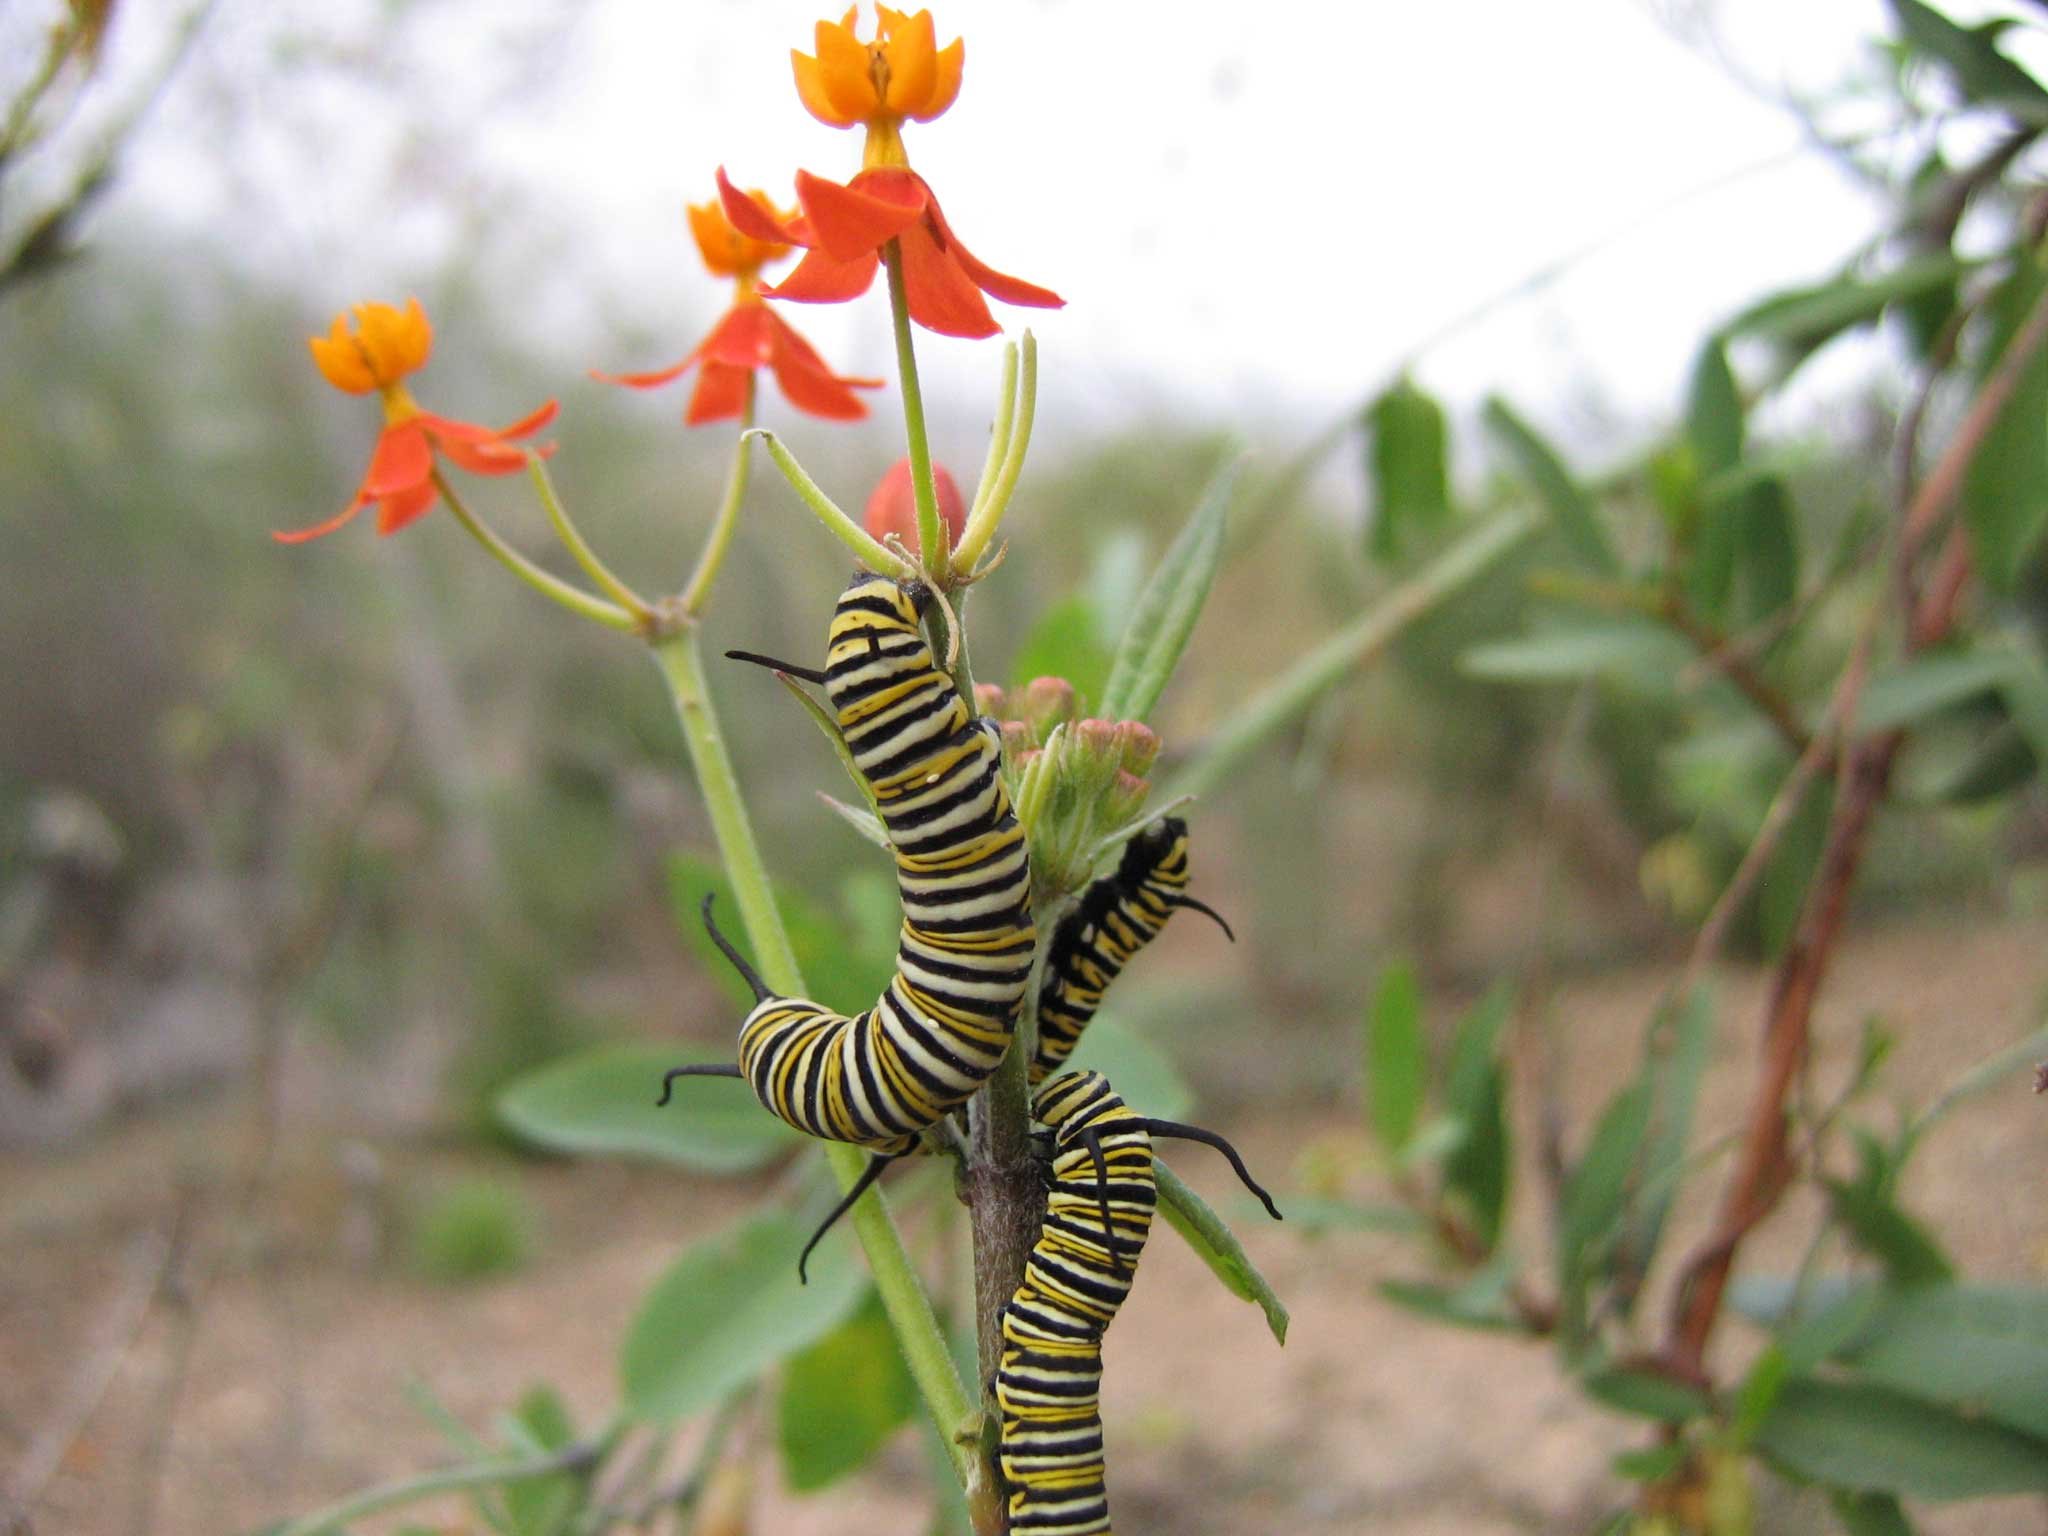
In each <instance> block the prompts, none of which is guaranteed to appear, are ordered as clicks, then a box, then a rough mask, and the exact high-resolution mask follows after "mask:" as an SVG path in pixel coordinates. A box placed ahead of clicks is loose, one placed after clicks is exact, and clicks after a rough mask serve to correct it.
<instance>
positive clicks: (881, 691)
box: [660, 572, 1037, 1255]
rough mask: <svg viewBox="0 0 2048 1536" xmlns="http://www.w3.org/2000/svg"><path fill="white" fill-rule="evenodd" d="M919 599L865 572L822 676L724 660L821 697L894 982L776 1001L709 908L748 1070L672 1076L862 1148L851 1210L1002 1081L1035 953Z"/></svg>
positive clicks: (1014, 846)
mask: <svg viewBox="0 0 2048 1536" xmlns="http://www.w3.org/2000/svg"><path fill="white" fill-rule="evenodd" d="M925 601H928V599H927V598H926V597H925V589H924V588H923V587H921V586H918V585H916V584H914V583H913V584H911V585H909V586H907V587H906V586H903V585H899V584H898V583H897V582H895V581H892V580H890V579H889V578H888V577H885V576H877V575H873V574H870V573H867V572H856V573H855V575H854V577H853V579H852V581H850V582H849V583H848V584H847V587H846V590H845V591H844V592H843V593H841V594H840V598H839V602H838V605H837V606H836V607H835V608H834V609H833V613H832V623H831V627H830V629H829V631H828V634H827V641H826V657H825V667H824V670H823V671H817V670H813V669H810V668H804V667H796V666H791V665H789V664H788V663H786V662H780V661H775V660H773V659H772V658H769V657H764V656H757V655H754V654H752V653H751V652H745V651H732V652H728V653H727V654H728V655H731V656H733V657H735V658H737V659H739V660H742V661H753V662H757V663H760V664H762V665H766V666H770V667H773V668H775V669H776V670H778V671H782V672H786V673H789V674H790V675H791V676H794V677H800V678H803V679H805V680H807V681H809V682H812V683H815V684H818V685H820V686H822V687H823V688H824V689H825V693H826V697H827V699H828V700H829V701H830V703H831V706H832V709H833V712H834V714H835V716H836V718H837V721H838V726H839V731H840V734H841V735H842V736H843V737H844V738H845V741H846V746H847V749H848V751H849V752H850V753H851V754H852V757H853V761H854V765H855V767H856V768H857V769H858V770H859V772H860V774H861V777H862V778H863V780H865V782H866V784H867V787H868V790H869V791H870V793H871V794H872V795H873V797H874V800H875V804H876V807H877V809H878V810H879V811H880V813H881V819H882V824H883V826H884V827H885V828H886V829H887V831H888V834H889V842H890V846H891V848H892V849H893V851H894V854H895V859H896V883H897V890H898V893H899V895H900V897H901V899H902V903H903V926H902V929H901V931H900V935H899V938H898V942H897V960H896V972H895V974H894V975H893V976H891V977H890V979H889V984H888V985H887V986H886V987H885V988H884V989H883V991H882V995H881V997H880V998H879V999H878V1000H877V1001H876V1003H875V1005H874V1006H873V1007H872V1008H869V1009H868V1010H866V1011H865V1012H863V1013H857V1014H854V1015H852V1016H848V1015H845V1014H840V1013H834V1012H832V1011H831V1010H830V1009H828V1008H825V1007H823V1006H821V1005H819V1004H817V1003H814V1002H811V1001H809V1000H807V999H804V998H785V997H778V996H776V995H775V994H774V993H772V992H771V991H769V989H768V988H767V987H766V986H765V985H764V984H763V983H762V981H761V979H760V977H759V976H757V975H756V974H755V973H754V972H753V970H752V969H751V968H750V967H749V966H748V965H747V964H746V962H745V961H744V960H742V959H741V958H740V956H739V954H738V953H737V952H736V951H735V950H734V949H733V948H732V946H731V945H730V944H728V943H727V942H726V940H725V938H724V936H723V935H722V934H720V933H719V932H718V930H717V928H716V927H715V926H714V925H713V924H712V920H711V902H710V899H709V898H708V897H707V898H706V900H705V903H704V921H705V925H706V927H707V928H708V929H710V932H711V935H712V938H713V939H714V940H715V941H716V942H717V944H718V946H719V948H720V949H721V950H722V951H723V952H724V953H725V955H726V957H727V958H728V959H730V960H731V961H732V962H733V964H734V965H735V966H736V967H737V968H738V969H739V971H740V974H741V975H742V976H743V977H744V978H745V979H746V981H747V983H748V985H749V986H751V987H752V988H753V990H754V996H755V1000H756V1006H755V1008H754V1010H753V1011H752V1012H751V1013H749V1014H748V1015H747V1017H746V1020H745V1022H744V1023H742V1025H741V1026H740V1042H739V1057H740V1059H739V1063H738V1065H737V1066H709V1067H706V1066H690V1067H678V1068H675V1069H674V1070H673V1071H671V1072H670V1073H668V1074H667V1076H666V1077H665V1078H664V1079H663V1081H662V1096H661V1100H660V1102H662V1103H664V1104H665V1103H667V1102H668V1097H669V1092H670V1089H671V1087H672V1086H673V1084H674V1081H675V1079H676V1078H678V1077H686V1076H698V1075H702V1076H723V1077H745V1078H746V1079H747V1081H748V1082H749V1083H750V1084H751V1085H752V1086H753V1089H754V1094H755V1096H756V1097H757V1098H759V1099H760V1101H761V1103H762V1104H763V1105H764V1106H766V1107H767V1109H768V1110H769V1111H770V1112H771V1113H772V1114H775V1115H776V1116H778V1117H780V1118H781V1119H783V1120H786V1121H787V1122H788V1123H789V1124H791V1125H793V1126H795V1127H796V1128H797V1129H798V1130H800V1131H804V1132H806V1133H808V1134H810V1135H812V1136H820V1137H823V1138H825V1139H827V1140H830V1141H846V1142H853V1143H855V1144H857V1145H859V1146H864V1147H867V1148H868V1149H869V1150H870V1151H871V1152H873V1154H874V1156H873V1158H872V1159H871V1160H870V1161H869V1164H868V1167H867V1169H866V1171H865V1172H864V1173H863V1174H862V1176H861V1179H860V1182H859V1183H858V1184H857V1185H856V1186H855V1188H854V1190H853V1191H852V1192H851V1193H850V1194H849V1195H848V1196H847V1197H846V1200H845V1201H844V1202H843V1203H842V1205H841V1206H840V1210H844V1209H846V1208H847V1207H848V1206H850V1205H851V1204H852V1203H853V1201H854V1200H855V1199H857V1198H858V1197H859V1195H860V1193H861V1192H862V1191H863V1190H865V1189H866V1188H867V1186H868V1185H869V1184H870V1183H872V1182H873V1181H874V1179H875V1178H876V1176H877V1175H879V1174H880V1172H881V1171H882V1169H883V1168H884V1167H886V1166H887V1165H888V1163H889V1162H890V1161H891V1160H893V1159H894V1158H897V1157H901V1156H903V1155H904V1154H905V1153H907V1152H909V1151H910V1150H911V1149H912V1148H913V1147H915V1146H916V1144H917V1137H918V1133H919V1132H920V1131H922V1130H924V1129H925V1128H926V1127H928V1126H931V1125H935V1124H937V1123H938V1122H939V1120H941V1119H942V1118H943V1117H944V1116H945V1115H947V1114H948V1113H949V1112H951V1111H952V1110H954V1109H955V1108H957V1107H958V1106H960V1105H961V1104H964V1103H965V1102H966V1101H967V1100H968V1098H969V1097H971V1096H972V1095H973V1093H974V1091H975V1090H976V1089H977V1088H979V1087H980V1086H981V1085H982V1083H983V1082H984V1081H986V1080H987V1078H988V1076H989V1075H990V1074H991V1073H992V1072H994V1071H995V1069H996V1066H997V1065H998V1063H1000V1062H1001V1061H1002V1059H1003V1055H1004V1053H1005V1052H1006V1051H1008V1050H1009V1048H1010V1042H1011V1041H1012V1039H1013V1038H1014V1037H1015V1035H1016V1029H1017V1015H1018V1012H1019V1010H1020V1009H1021V1007H1022V1005H1023V1001H1024V991H1025V987H1026V985H1027V984H1028V982H1029V979H1030V974H1031V963H1032V959H1033V957H1034V954H1035V952H1036V948H1037V931H1036V929H1035V928H1034V927H1033V925H1032V918H1031V869H1030V863H1029V860H1028V857H1027V854H1026V850H1025V844H1024V834H1023V830H1022V829H1021V828H1020V827H1019V826H1018V824H1017V818H1016V816H1015V815H1014V814H1013V813H1012V811H1011V809H1010V798H1009V795H1008V793H1007V792H1006V791H1005V790H1004V788H1003V781H1002V750H1001V736H1000V734H999V733H998V731H997V729H996V727H995V726H994V725H993V724H991V723H990V722H987V721H978V720H975V719H973V718H972V717H971V716H970V715H969V714H968V711H967V707H966V705H965V704H963V703H962V702H961V699H960V696H959V693H958V691H957V690H956V689H955V688H954V686H953V682H952V679H950V678H949V677H947V675H946V674H945V673H944V672H942V671H940V670H939V668H938V667H937V665H936V664H935V662H934V659H933V656H932V651H931V646H930V645H929V644H928V643H927V641H926V640H925V637H924V634H923V632H922V631H921V630H920V629H919V627H918V620H919V610H920V607H921V605H922V603H923V602H925ZM833 1214H834V1216H837V1214H838V1212H837V1211H835V1212H834V1213H833ZM827 1225H828V1226H829V1225H830V1220H829V1219H828V1221H827ZM821 1230H822V1229H821ZM813 1241H814V1242H815V1239H813ZM809 1251H810V1250H809V1249H808V1248H806V1249H805V1254H806V1255H808V1254H809Z"/></svg>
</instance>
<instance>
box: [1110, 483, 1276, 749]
mask: <svg viewBox="0 0 2048 1536" xmlns="http://www.w3.org/2000/svg"><path fill="white" fill-rule="evenodd" d="M1242 463H1243V460H1242V459H1241V458H1233V459H1231V460H1230V462H1228V463H1227V464H1225V465H1224V466H1223V468H1222V469H1220V470H1218V471H1217V473H1216V475H1215V478H1213V479H1212V480H1211V481H1210V482H1209V486H1208V489H1207V490H1205V491H1203V493H1202V499H1201V500H1200V501H1198V502H1197V503H1196V504H1195V510H1194V511H1193V512H1191V513H1189V514H1188V520H1187V523H1186V525H1185V526H1184V527H1183V528H1182V529H1181V531H1180V535H1179V536H1178V537H1177V538H1175V539H1174V541H1173V543H1172V545H1171V546H1169V547H1168V549H1167V551H1166V555H1165V557H1164V558H1163V559H1162V560H1161V561H1160V562H1159V568H1158V569H1157V570H1155V571H1154V572H1153V573H1152V579H1151V580H1150V581H1148V582H1146V583H1145V590H1144V592H1143V593H1142V594H1141V595H1140V596H1139V598H1138V606H1137V607H1136V608H1134V609H1132V610H1131V617H1130V622H1129V623H1128V624H1126V625H1125V626H1124V633H1123V638H1122V639H1120V640H1119V641H1118V642H1117V647H1116V656H1115V658H1114V660H1113V661H1112V662H1111V663H1110V668H1109V681H1108V683H1106V684H1105V685H1104V687H1103V691H1102V708H1101V713H1102V715H1103V716H1104V717H1105V718H1107V719H1111V720H1142V719H1144V718H1145V717H1146V715H1147V714H1149V713H1150V712H1151V709H1152V706H1153V705H1154V704H1156V703H1158V702H1159V695H1160V694H1161V693H1163V692H1165V691H1166V684H1167V680H1168V679H1169V678H1171V677H1172V676H1173V669H1174V667H1175V666H1176V665H1178V664H1179V662H1180V657H1181V652H1182V651H1184V650H1186V649H1187V643H1188V637H1189V636H1190V635H1192V634H1193V633H1194V630H1195V620H1196V619H1198V618H1199V617H1200V616H1201V613H1202V605H1203V604H1204V603H1205V602H1207V601H1208V598H1209V588H1210V586H1211V584H1212V583H1214V581H1215V580H1216V570H1217V567H1218V566H1220V565H1221V564H1222V563H1223V536H1224V533H1225V532H1226V530H1227V528H1228V525H1229V515H1230V499H1231V496H1232V495H1233V494H1234V493H1235V491H1236V489H1237V476H1238V470H1239V467H1240V466H1241V465H1242Z"/></svg>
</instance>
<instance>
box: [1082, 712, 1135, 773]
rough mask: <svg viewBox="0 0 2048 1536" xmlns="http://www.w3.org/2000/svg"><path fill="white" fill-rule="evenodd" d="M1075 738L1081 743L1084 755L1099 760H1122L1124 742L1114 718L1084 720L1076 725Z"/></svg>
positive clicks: (1108, 761)
mask: <svg viewBox="0 0 2048 1536" xmlns="http://www.w3.org/2000/svg"><path fill="white" fill-rule="evenodd" d="M1074 740H1075V741H1076V742H1078V743H1079V744H1080V749H1081V753H1082V755H1083V756H1084V757H1088V758H1092V759H1094V760H1095V761H1097V762H1104V763H1110V762H1120V761H1121V760H1122V758H1123V742H1122V740H1121V739H1120V736H1119V733H1118V730H1117V724H1116V722H1115V721H1114V720H1096V719H1092V718H1091V719H1088V720H1083V721H1082V722H1081V723H1080V724H1079V725H1076V726H1075V727H1074Z"/></svg>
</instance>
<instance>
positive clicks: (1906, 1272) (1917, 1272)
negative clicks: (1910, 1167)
mask: <svg viewBox="0 0 2048 1536" xmlns="http://www.w3.org/2000/svg"><path fill="white" fill-rule="evenodd" d="M1827 1189H1828V1203H1829V1204H1830V1205H1831V1206H1832V1207H1833V1209H1834V1213H1835V1219H1836V1220H1838V1221H1840V1222H1841V1223H1842V1225H1843V1226H1844V1227H1846V1228H1847V1229H1848V1232H1849V1235H1850V1236H1851V1237H1852V1238H1854V1239H1855V1240H1856V1244H1857V1246H1858V1247H1860V1248H1862V1249H1863V1250H1864V1251H1865V1252H1866V1253H1868V1254H1870V1256H1871V1257H1872V1258H1874V1259H1876V1260H1877V1261H1878V1262H1879V1263H1881V1264H1883V1265H1884V1267H1885V1273H1886V1274H1888V1275H1890V1276H1891V1278H1892V1279H1893V1280H1894V1281H1895V1282H1897V1283H1898V1284H1900V1285H1915V1284H1919V1283H1922V1282H1926V1281H1934V1280H1952V1279H1954V1278H1955V1266H1954V1265H1952V1264H1950V1263H1949V1261H1948V1256H1947V1255H1946V1254H1944V1253H1943V1252H1942V1251H1941V1245H1940V1244H1939V1243H1937V1242H1935V1240H1934V1238H1933V1236H1932V1235H1931V1234H1929V1233H1928V1231H1927V1229H1926V1228H1925V1227H1923V1226H1921V1225H1920V1223H1919V1222H1917V1221H1915V1220H1914V1219H1913V1218H1912V1217H1910V1216H1908V1215H1907V1214H1906V1213H1905V1212H1904V1211H1902V1210H1900V1209H1899V1207H1898V1206H1897V1205H1895V1204H1893V1203H1892V1201H1891V1200H1889V1199H1887V1198H1886V1197H1885V1196H1884V1195H1883V1194H1881V1193H1879V1192H1877V1191H1876V1190H1873V1189H1870V1188H1867V1187H1865V1186H1864V1185H1863V1184H1862V1183H1857V1184H1846V1183H1843V1182H1842V1181H1841V1180H1839V1179H1829V1180H1828V1181H1827Z"/></svg>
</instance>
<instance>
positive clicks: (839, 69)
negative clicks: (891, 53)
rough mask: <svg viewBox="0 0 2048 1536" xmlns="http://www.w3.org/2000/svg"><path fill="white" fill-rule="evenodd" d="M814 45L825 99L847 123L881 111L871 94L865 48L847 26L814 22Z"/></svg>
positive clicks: (879, 105)
mask: <svg viewBox="0 0 2048 1536" xmlns="http://www.w3.org/2000/svg"><path fill="white" fill-rule="evenodd" d="M813 36H814V37H815V38H816V40H817V47H818V77H819V81H820V83H821V84H822V85H823V86H824V88H825V98H826V100H828V101H829V102H831V104H832V108H833V110H834V111H836V112H838V113H840V114H841V115H842V116H843V117H844V118H845V119H846V120H847V121H848V122H850V123H857V122H864V121H865V120H867V119H868V118H870V117H873V116H874V115H875V114H876V113H877V112H878V111H880V110H881V105H882V104H881V102H880V101H878V100H877V99H876V97H875V81H874V77H873V76H872V75H871V74H869V72H868V50H867V45H866V44H865V43H862V42H860V41H859V40H857V39H856V38H855V37H854V35H853V28H852V26H851V25H843V26H841V25H834V24H833V23H832V22H829V21H821V22H819V23H818V26H817V31H816V32H815V33H814V34H813Z"/></svg>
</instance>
